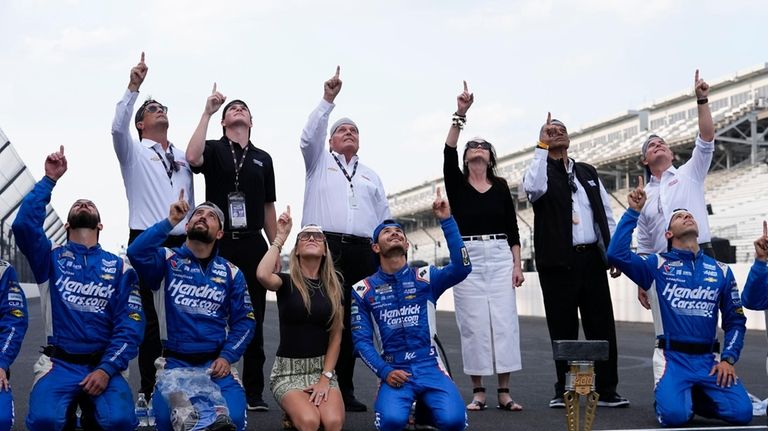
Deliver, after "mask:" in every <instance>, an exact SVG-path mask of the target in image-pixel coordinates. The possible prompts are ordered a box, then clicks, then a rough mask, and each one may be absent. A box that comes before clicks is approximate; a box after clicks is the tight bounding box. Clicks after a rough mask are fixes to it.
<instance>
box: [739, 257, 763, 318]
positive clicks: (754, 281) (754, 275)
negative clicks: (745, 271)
mask: <svg viewBox="0 0 768 431" xmlns="http://www.w3.org/2000/svg"><path fill="white" fill-rule="evenodd" d="M741 302H743V303H744V306H745V307H747V308H749V309H750V310H766V309H768V262H763V261H760V260H757V259H755V263H753V264H752V268H750V270H749V275H748V276H747V284H745V285H744V291H742V292H741Z"/></svg>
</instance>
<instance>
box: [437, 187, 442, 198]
mask: <svg viewBox="0 0 768 431" xmlns="http://www.w3.org/2000/svg"><path fill="white" fill-rule="evenodd" d="M437 198H438V199H442V198H443V192H442V187H440V186H437Z"/></svg>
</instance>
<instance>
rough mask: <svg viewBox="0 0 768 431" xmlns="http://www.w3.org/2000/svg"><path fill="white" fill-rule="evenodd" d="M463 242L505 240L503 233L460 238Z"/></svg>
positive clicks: (505, 236)
mask: <svg viewBox="0 0 768 431" xmlns="http://www.w3.org/2000/svg"><path fill="white" fill-rule="evenodd" d="M461 239H462V240H464V241H491V240H494V239H507V234H505V233H495V234H491V235H469V236H463V237H461Z"/></svg>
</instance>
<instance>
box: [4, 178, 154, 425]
mask: <svg viewBox="0 0 768 431" xmlns="http://www.w3.org/2000/svg"><path fill="white" fill-rule="evenodd" d="M55 184H56V183H55V182H54V181H53V180H51V179H50V178H48V177H44V178H43V179H42V180H40V181H39V182H37V184H35V187H34V188H33V189H32V191H31V192H29V193H28V194H27V196H26V197H25V198H24V201H23V202H22V204H21V207H20V208H19V212H18V215H17V216H16V219H15V220H14V222H13V233H14V234H15V235H16V243H17V244H18V246H19V249H20V250H21V252H22V253H24V255H25V256H26V257H27V260H28V261H29V264H30V266H31V268H32V272H33V274H34V276H35V281H36V282H37V284H38V287H39V288H40V305H41V307H42V311H43V323H44V327H45V335H46V337H47V342H48V347H46V348H45V349H44V351H43V353H44V354H43V355H42V356H41V357H40V359H39V360H38V361H37V363H36V364H35V366H34V371H35V381H34V384H33V387H32V393H31V394H30V400H29V414H28V415H27V420H26V423H27V428H29V429H30V430H33V431H34V430H49V429H51V430H60V429H61V428H62V427H63V426H64V424H65V422H66V420H67V409H68V408H69V406H70V405H71V404H72V402H73V400H74V399H75V398H78V399H80V398H82V397H83V395H84V394H85V393H84V392H83V391H82V387H81V386H80V384H79V383H80V382H81V381H82V380H83V378H85V377H86V376H87V375H88V374H90V373H91V372H93V371H95V370H97V369H100V370H102V371H103V372H105V373H106V374H107V375H108V376H109V377H110V379H109V383H108V385H107V388H106V389H105V390H104V392H102V393H101V394H100V395H98V396H95V397H94V396H88V397H87V399H88V400H89V401H90V406H89V407H91V408H93V409H95V411H96V414H95V418H96V420H97V422H98V424H99V426H101V427H102V428H103V429H110V430H133V429H134V428H135V427H136V424H137V423H138V422H137V420H136V416H135V414H134V412H133V401H132V400H133V397H132V396H131V389H130V387H129V386H128V382H126V380H125V379H124V378H123V376H122V375H121V374H120V373H121V371H123V370H125V369H126V368H128V362H129V361H130V360H131V359H133V357H135V356H136V353H137V351H138V345H139V343H140V342H141V339H142V337H143V334H144V312H143V310H142V308H141V299H140V298H139V291H138V279H137V277H136V272H135V271H134V270H133V269H132V268H131V266H130V264H129V263H128V262H127V260H123V258H121V257H120V256H117V255H115V254H112V253H109V252H107V251H105V250H102V248H101V246H99V245H98V244H97V245H95V246H93V247H90V248H89V247H85V246H83V245H81V244H77V243H73V242H68V243H67V244H65V245H63V246H59V245H52V244H51V241H50V240H49V239H48V238H47V237H46V235H45V231H44V229H43V222H44V220H45V216H46V211H45V207H46V205H47V204H48V202H50V200H51V191H52V190H53V187H54V185H55Z"/></svg>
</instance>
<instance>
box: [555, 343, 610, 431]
mask: <svg viewBox="0 0 768 431" xmlns="http://www.w3.org/2000/svg"><path fill="white" fill-rule="evenodd" d="M552 353H553V356H554V359H555V360H556V361H568V366H569V367H570V370H569V371H568V373H567V374H566V375H565V394H563V399H564V400H565V416H566V422H567V424H568V431H578V430H579V421H580V417H579V416H580V411H579V410H580V406H581V402H580V401H581V400H580V398H581V397H582V396H584V397H586V401H585V409H584V428H583V429H584V431H592V423H593V422H594V421H595V411H596V410H597V400H598V399H599V398H600V395H599V394H598V393H597V392H595V361H605V360H607V359H608V341H605V340H587V341H578V340H555V341H553V342H552Z"/></svg>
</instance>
